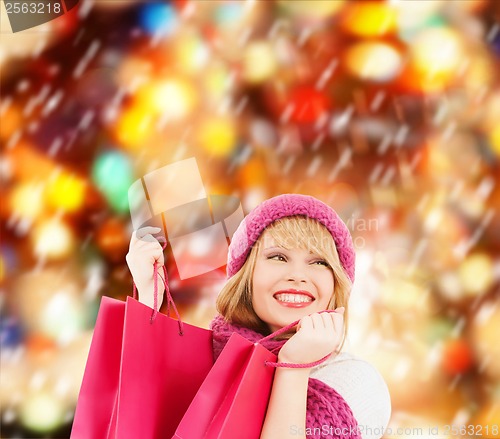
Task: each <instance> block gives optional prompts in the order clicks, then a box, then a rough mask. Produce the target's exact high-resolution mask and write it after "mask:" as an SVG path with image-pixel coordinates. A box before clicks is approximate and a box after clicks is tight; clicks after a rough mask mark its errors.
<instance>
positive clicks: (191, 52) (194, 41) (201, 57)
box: [174, 33, 210, 73]
mask: <svg viewBox="0 0 500 439" xmlns="http://www.w3.org/2000/svg"><path fill="white" fill-rule="evenodd" d="M174 44H175V45H174V52H175V60H176V63H177V65H179V66H180V67H181V68H183V69H184V70H186V71H187V72H188V73H198V72H199V69H201V68H202V67H203V66H205V65H206V63H207V61H208V59H209V57H210V51H209V49H208V47H207V45H206V44H205V42H204V41H203V40H202V39H201V38H200V37H199V36H198V35H195V34H192V33H190V34H183V35H180V36H179V37H178V38H176V39H175V42H174Z"/></svg>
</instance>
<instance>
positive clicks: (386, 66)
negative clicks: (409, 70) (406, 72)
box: [345, 41, 402, 82]
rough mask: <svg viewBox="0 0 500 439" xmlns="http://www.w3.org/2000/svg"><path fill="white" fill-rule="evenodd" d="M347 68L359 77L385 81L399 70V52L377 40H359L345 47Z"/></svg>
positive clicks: (400, 62)
mask: <svg viewBox="0 0 500 439" xmlns="http://www.w3.org/2000/svg"><path fill="white" fill-rule="evenodd" d="M345 62H346V65H347V68H348V69H349V70H350V71H351V72H352V73H353V74H354V75H356V76H358V77H359V78H361V79H367V80H370V81H379V82H385V81H389V80H390V79H392V78H394V76H396V75H397V74H398V73H399V71H400V70H401V65H402V60H401V54H400V53H399V52H398V51H397V50H396V49H395V48H394V47H392V46H390V45H389V44H386V43H379V42H371V41H367V42H361V43H357V44H354V45H352V46H351V47H349V48H348V49H347V52H346V55H345Z"/></svg>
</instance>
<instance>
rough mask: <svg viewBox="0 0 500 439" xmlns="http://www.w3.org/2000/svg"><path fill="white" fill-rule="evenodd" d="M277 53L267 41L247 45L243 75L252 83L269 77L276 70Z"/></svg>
mask: <svg viewBox="0 0 500 439" xmlns="http://www.w3.org/2000/svg"><path fill="white" fill-rule="evenodd" d="M276 68H277V65H276V55H275V53H274V50H273V47H272V46H271V45H270V44H269V43H268V42H266V41H254V42H251V43H250V44H248V45H247V47H246V49H245V54H244V57H243V77H244V78H245V80H246V81H248V82H251V83H259V82H263V81H265V80H267V79H269V78H270V77H271V76H272V75H273V74H274V73H275V72H276Z"/></svg>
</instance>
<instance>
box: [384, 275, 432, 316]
mask: <svg viewBox="0 0 500 439" xmlns="http://www.w3.org/2000/svg"><path fill="white" fill-rule="evenodd" d="M428 298H429V292H428V291H427V290H425V289H424V288H423V287H421V286H419V285H417V284H415V283H413V282H411V281H406V280H403V279H397V278H395V277H391V278H389V279H387V281H386V282H385V283H384V284H383V285H382V286H381V299H382V302H383V303H384V304H385V305H386V306H387V308H388V309H390V310H392V311H393V312H404V311H412V312H417V311H421V310H425V309H426V307H427V302H428Z"/></svg>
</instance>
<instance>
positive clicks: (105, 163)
mask: <svg viewBox="0 0 500 439" xmlns="http://www.w3.org/2000/svg"><path fill="white" fill-rule="evenodd" d="M133 180H134V178H133V172H132V166H131V164H130V161H129V159H128V158H127V156H125V155H124V154H122V153H120V152H118V151H106V152H104V153H102V154H101V155H100V156H98V157H97V159H96V160H95V161H94V165H93V168H92V181H93V182H94V184H95V185H96V186H97V187H98V188H99V190H100V191H101V192H102V193H103V194H104V196H105V197H106V200H107V201H108V203H109V204H110V206H111V207H112V208H113V209H114V210H116V211H117V212H128V189H129V187H130V185H131V184H132V182H133Z"/></svg>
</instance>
